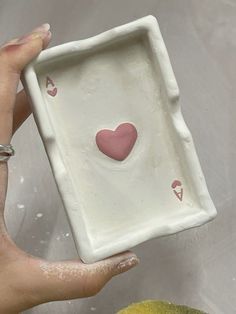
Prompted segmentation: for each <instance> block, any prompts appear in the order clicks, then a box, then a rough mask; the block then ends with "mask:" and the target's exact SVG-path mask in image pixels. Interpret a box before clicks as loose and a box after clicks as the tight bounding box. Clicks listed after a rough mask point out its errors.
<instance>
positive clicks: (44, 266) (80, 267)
mask: <svg viewBox="0 0 236 314" xmlns="http://www.w3.org/2000/svg"><path fill="white" fill-rule="evenodd" d="M138 263H139V259H138V258H137V257H136V256H131V257H127V258H125V257H124V256H122V257H121V256H119V257H113V258H110V259H108V260H103V261H101V262H96V263H94V264H83V263H82V262H80V261H78V263H77V264H76V263H75V262H71V263H70V262H61V263H60V262H59V263H50V262H45V261H42V262H41V263H40V265H39V267H40V269H41V270H42V271H43V273H44V275H45V276H46V277H47V278H52V277H54V278H55V277H56V278H57V279H60V280H64V281H71V280H73V279H74V278H75V277H84V276H93V275H97V274H107V273H112V274H113V275H116V274H119V273H122V272H124V271H125V270H128V269H130V268H132V267H133V266H135V265H137V264H138Z"/></svg>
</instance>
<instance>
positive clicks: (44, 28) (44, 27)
mask: <svg viewBox="0 0 236 314" xmlns="http://www.w3.org/2000/svg"><path fill="white" fill-rule="evenodd" d="M50 27H51V26H50V24H48V23H44V24H42V25H40V26H38V27H36V28H34V29H33V30H32V32H31V33H37V32H48V31H49V30H50Z"/></svg>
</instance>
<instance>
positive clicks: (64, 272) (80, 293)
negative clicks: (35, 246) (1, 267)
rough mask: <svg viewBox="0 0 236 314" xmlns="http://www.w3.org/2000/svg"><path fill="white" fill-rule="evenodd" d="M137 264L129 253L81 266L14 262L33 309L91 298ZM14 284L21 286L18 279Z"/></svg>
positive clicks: (79, 263)
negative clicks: (37, 306)
mask: <svg viewBox="0 0 236 314" xmlns="http://www.w3.org/2000/svg"><path fill="white" fill-rule="evenodd" d="M138 263H139V259H138V258H137V256H136V255H135V254H134V253H132V252H130V251H127V252H124V253H121V254H117V255H114V256H112V257H110V258H107V259H104V260H102V261H99V262H96V263H93V264H84V263H83V262H82V261H80V260H74V261H62V262H50V261H46V260H42V259H39V258H36V257H33V256H27V257H26V255H25V256H24V258H23V259H22V258H18V259H17V267H19V272H17V273H18V274H20V277H21V276H23V278H24V289H25V291H24V294H25V295H28V296H29V295H32V293H33V304H31V306H35V305H37V304H41V303H45V302H49V301H56V300H66V299H75V298H84V297H89V296H93V295H95V294H97V293H98V292H99V291H100V290H101V289H102V288H103V286H104V285H105V284H106V283H107V282H108V281H109V280H110V279H111V278H112V277H114V276H116V275H118V274H120V273H123V272H126V271H127V270H129V269H131V268H132V267H134V266H136V265H137V264H138ZM17 280H18V281H19V282H20V279H19V275H18V279H17ZM21 287H22V282H21ZM27 290H28V291H27Z"/></svg>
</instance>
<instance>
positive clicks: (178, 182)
mask: <svg viewBox="0 0 236 314" xmlns="http://www.w3.org/2000/svg"><path fill="white" fill-rule="evenodd" d="M181 185H182V183H181V182H180V181H179V180H175V181H174V182H173V183H172V184H171V187H172V189H175V188H176V187H177V186H181Z"/></svg>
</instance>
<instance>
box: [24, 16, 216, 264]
mask: <svg viewBox="0 0 236 314" xmlns="http://www.w3.org/2000/svg"><path fill="white" fill-rule="evenodd" d="M24 86H25V88H26V91H27V93H28V95H29V96H30V99H31V102H32V108H33V113H34V117H35V120H36V123H37V126H38V129H39V132H40V135H41V138H42V140H43V143H44V146H45V149H46V152H47V155H48V158H49V161H50V164H51V167H52V170H53V174H54V176H55V180H56V183H57V186H58V189H59V192H60V195H61V197H62V200H63V203H64V206H65V210H66V212H67V215H68V219H69V222H70V225H71V229H72V232H73V235H74V239H75V243H76V246H77V249H78V253H79V255H80V257H81V258H82V260H83V261H84V262H87V263H91V262H94V261H97V260H100V259H103V258H105V257H108V256H110V255H113V254H115V253H118V252H121V251H124V250H126V249H129V248H132V247H134V246H135V245H137V244H139V243H141V242H144V241H146V240H148V239H151V238H154V237H160V236H164V235H168V234H173V233H176V232H179V231H182V230H184V229H188V228H192V227H195V226H200V225H201V224H204V223H206V222H207V221H209V220H211V219H212V218H213V217H215V215H216V210H215V207H214V205H213V203H212V200H211V198H210V196H209V193H208V190H207V187H206V183H205V180H204V176H203V174H202V170H201V167H200V164H199V161H198V158H197V155H196V152H195V148H194V144H193V140H192V137H191V134H190V132H189V130H188V128H187V127H186V125H185V122H184V120H183V117H182V114H181V111H180V106H179V103H178V99H179V89H178V86H177V83H176V80H175V76H174V73H173V71H172V68H171V64H170V61H169V57H168V54H167V51H166V47H165V44H164V42H163V39H162V36H161V33H160V30H159V27H158V24H157V21H156V19H155V18H154V17H153V16H147V17H144V18H141V19H139V20H136V21H134V22H131V23H128V24H126V25H123V26H119V27H116V28H114V29H111V30H109V31H106V32H104V33H102V34H99V35H97V36H95V37H92V38H88V39H85V40H80V41H75V42H70V43H66V44H63V45H60V46H56V47H53V48H50V49H47V50H45V51H43V52H42V53H41V54H40V55H39V56H38V57H37V58H36V59H35V60H34V61H33V62H32V63H31V64H29V65H28V66H27V67H26V69H25V71H24ZM123 123H130V124H132V125H133V126H134V127H135V129H136V131H137V139H136V141H135V142H134V144H133V147H132V149H131V151H130V152H129V154H128V155H127V157H126V158H125V159H124V160H116V159H114V158H112V157H111V156H108V155H106V154H105V153H103V152H102V151H101V150H100V149H99V147H98V145H97V142H96V135H97V134H98V132H99V131H101V130H104V129H109V130H113V131H114V130H116V129H117V127H118V126H120V125H122V124H123ZM114 134H115V133H114Z"/></svg>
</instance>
